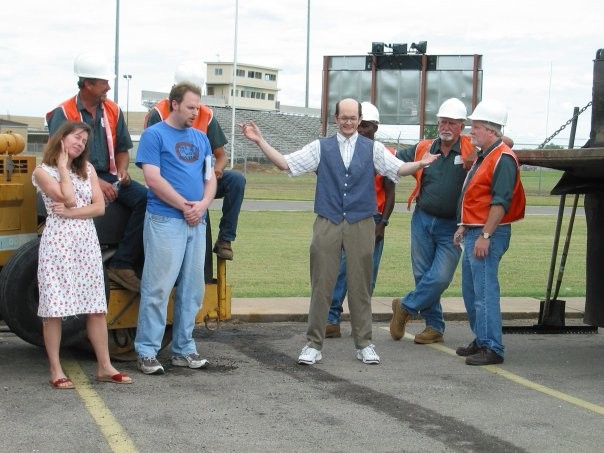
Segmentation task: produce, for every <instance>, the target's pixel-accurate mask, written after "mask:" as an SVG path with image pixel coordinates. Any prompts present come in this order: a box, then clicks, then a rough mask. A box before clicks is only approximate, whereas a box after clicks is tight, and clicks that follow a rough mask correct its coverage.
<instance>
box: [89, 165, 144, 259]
mask: <svg viewBox="0 0 604 453" xmlns="http://www.w3.org/2000/svg"><path fill="white" fill-rule="evenodd" d="M99 178H101V179H102V180H104V181H107V182H108V183H110V184H112V183H114V182H115V181H117V176H115V175H112V174H111V173H106V172H99ZM117 202H118V203H119V204H121V205H123V206H125V207H126V208H128V209H129V210H130V212H131V214H130V218H129V219H128V223H127V224H126V229H125V231H124V237H123V238H122V240H121V241H120V243H119V244H118V247H117V250H116V252H115V255H113V257H112V258H111V266H112V267H115V268H118V269H134V270H137V269H138V268H139V267H140V265H141V264H142V263H143V259H144V257H143V224H144V223H145V211H146V209H147V188H146V187H145V186H143V185H142V184H140V183H138V182H136V181H132V180H131V181H130V184H128V185H127V186H121V187H120V190H119V191H118V193H117Z"/></svg>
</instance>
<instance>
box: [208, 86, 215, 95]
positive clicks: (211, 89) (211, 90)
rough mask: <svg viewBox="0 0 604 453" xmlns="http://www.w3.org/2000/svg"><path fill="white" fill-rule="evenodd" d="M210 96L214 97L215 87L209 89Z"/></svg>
mask: <svg viewBox="0 0 604 453" xmlns="http://www.w3.org/2000/svg"><path fill="white" fill-rule="evenodd" d="M208 96H214V87H208Z"/></svg>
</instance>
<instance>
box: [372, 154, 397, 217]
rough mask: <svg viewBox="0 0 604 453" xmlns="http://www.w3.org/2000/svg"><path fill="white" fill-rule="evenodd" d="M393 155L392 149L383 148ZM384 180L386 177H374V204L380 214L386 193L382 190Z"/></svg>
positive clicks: (382, 211)
mask: <svg viewBox="0 0 604 453" xmlns="http://www.w3.org/2000/svg"><path fill="white" fill-rule="evenodd" d="M385 148H386V149H387V150H388V151H390V152H391V153H392V154H393V155H394V154H395V152H394V149H392V148H389V147H388V146H386V147H385ZM384 178H386V176H382V175H379V174H378V175H375V202H376V204H377V210H378V212H379V213H380V214H383V213H384V204H385V203H386V191H385V190H384Z"/></svg>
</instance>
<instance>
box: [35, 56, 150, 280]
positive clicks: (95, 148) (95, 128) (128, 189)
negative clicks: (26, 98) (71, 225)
mask: <svg viewBox="0 0 604 453" xmlns="http://www.w3.org/2000/svg"><path fill="white" fill-rule="evenodd" d="M74 73H75V75H76V76H77V77H78V88H79V91H78V93H77V94H76V95H75V96H74V97H72V98H70V99H68V100H67V101H65V102H63V103H62V104H61V105H59V106H58V107H57V108H55V109H54V110H52V111H51V112H49V113H47V114H46V122H47V124H48V132H49V134H50V135H52V134H54V133H55V131H56V130H57V129H58V128H59V126H61V124H63V123H64V122H65V121H82V122H84V123H87V124H88V125H89V126H90V127H91V129H92V132H93V133H92V136H91V137H92V142H91V143H90V163H91V164H92V165H93V166H94V168H95V170H96V172H97V174H98V176H99V183H100V185H101V190H102V191H103V195H104V197H105V200H106V201H107V202H108V203H110V202H113V201H117V202H118V203H119V204H121V205H123V206H124V207H126V208H127V209H128V210H130V211H131V214H130V218H129V220H128V223H127V225H126V230H125V232H124V237H123V238H122V240H121V241H120V243H119V245H118V248H117V251H116V252H115V255H113V257H112V258H111V261H110V263H109V266H108V268H107V274H108V276H109V278H111V280H113V281H115V282H117V283H119V284H120V285H122V286H124V287H125V288H127V289H129V290H131V291H135V292H139V291H140V279H139V277H138V274H137V269H138V268H140V265H141V264H142V262H143V223H144V219H145V207H146V203H147V189H146V188H145V186H143V185H142V184H139V183H138V182H136V181H132V180H131V179H130V174H129V173H128V165H129V163H130V155H129V154H128V150H129V149H130V148H132V140H131V139H130V133H129V132H128V127H127V126H126V122H125V121H124V115H123V113H122V110H121V109H120V108H119V106H118V105H117V104H116V103H115V102H113V101H111V100H109V99H107V92H108V91H109V90H110V89H111V86H110V85H109V80H113V79H114V77H115V75H114V74H113V73H112V71H111V69H110V68H109V65H108V63H107V61H106V60H105V59H104V58H103V57H100V56H98V55H93V54H82V55H79V56H78V57H77V58H76V59H75V62H74Z"/></svg>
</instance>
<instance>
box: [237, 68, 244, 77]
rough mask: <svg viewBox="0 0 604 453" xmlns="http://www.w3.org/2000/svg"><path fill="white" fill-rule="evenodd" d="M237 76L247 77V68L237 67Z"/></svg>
mask: <svg viewBox="0 0 604 453" xmlns="http://www.w3.org/2000/svg"><path fill="white" fill-rule="evenodd" d="M237 77H245V69H237Z"/></svg>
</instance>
